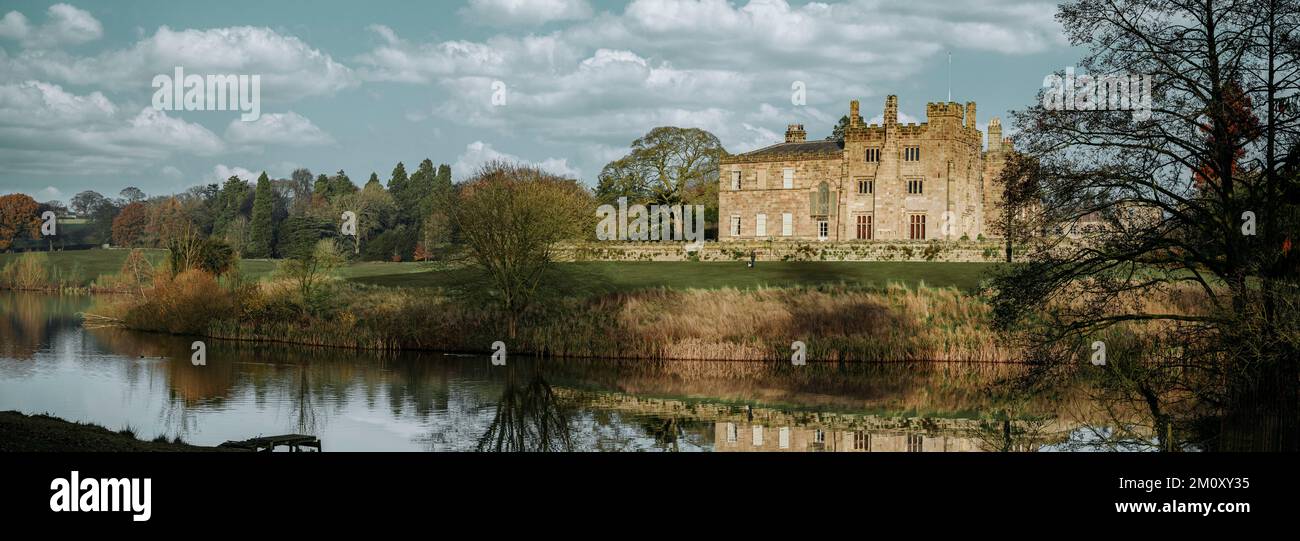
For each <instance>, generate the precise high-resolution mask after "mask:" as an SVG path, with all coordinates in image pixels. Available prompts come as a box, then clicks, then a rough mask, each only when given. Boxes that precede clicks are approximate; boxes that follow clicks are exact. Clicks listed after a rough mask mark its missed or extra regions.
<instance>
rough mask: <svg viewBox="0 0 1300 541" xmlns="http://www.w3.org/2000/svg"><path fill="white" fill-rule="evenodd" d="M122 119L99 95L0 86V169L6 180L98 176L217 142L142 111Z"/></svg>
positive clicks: (216, 149)
mask: <svg viewBox="0 0 1300 541" xmlns="http://www.w3.org/2000/svg"><path fill="white" fill-rule="evenodd" d="M128 114H129V113H127V112H126V111H123V110H122V109H120V108H119V107H117V106H116V105H114V104H113V103H112V102H111V101H110V100H108V98H106V97H104V96H103V95H102V94H100V93H99V92H93V93H91V94H88V95H77V94H73V93H70V92H67V91H65V90H64V89H63V88H62V87H61V86H59V85H54V84H49V83H44V82H39V81H26V82H23V83H4V84H0V162H4V163H5V165H6V169H7V170H8V172H11V173H20V174H37V175H42V174H106V173H121V172H123V171H131V170H136V169H137V168H138V167H141V166H142V165H145V164H149V163H154V162H157V161H160V160H162V159H165V158H167V157H169V156H172V155H175V154H180V155H197V156H207V155H213V154H218V153H221V152H223V151H225V143H224V142H223V141H222V140H221V138H220V137H217V136H216V135H215V134H213V133H212V132H211V131H209V130H208V129H207V128H204V127H203V126H201V125H198V124H193V123H190V122H186V121H184V120H182V119H180V118H177V117H171V116H168V115H167V113H165V112H162V111H157V110H154V109H153V108H150V107H145V108H143V109H140V110H139V112H138V113H135V114H134V115H130V116H127V115H128Z"/></svg>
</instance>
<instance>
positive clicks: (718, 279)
mask: <svg viewBox="0 0 1300 541" xmlns="http://www.w3.org/2000/svg"><path fill="white" fill-rule="evenodd" d="M130 252H131V251H130V250H115V249H114V250H102V249H95V250H76V251H73V250H69V251H63V252H49V253H44V254H43V255H42V254H41V253H34V254H31V255H33V256H37V257H43V258H45V259H43V260H42V261H43V263H42V265H41V266H42V268H43V269H44V272H43V273H42V275H41V276H42V278H41V279H42V280H43V282H44V283H50V284H58V283H64V284H65V285H67V286H74V287H82V288H94V287H96V285H103V284H105V283H106V282H108V281H110V279H111V277H113V276H115V275H116V274H117V273H118V272H119V271H121V269H122V264H123V262H124V261H126V258H127V255H128V254H130ZM143 254H144V255H145V257H146V258H147V259H148V260H149V261H150V262H152V263H154V264H155V265H159V264H161V263H162V262H163V260H164V259H165V258H166V254H167V251H166V250H160V249H146V250H143ZM23 255H24V254H16V253H10V254H0V269H2V268H4V267H6V266H11V265H14V264H15V263H16V262H17V261H18V260H19V259H20V258H21V257H22V256H23ZM276 263H277V261H276V260H269V259H245V260H242V261H240V271H241V273H242V274H243V276H244V277H245V278H247V279H252V280H266V279H268V278H270V277H271V274H272V272H273V271H274V269H275V266H276ZM990 268H992V265H991V264H988V263H939V262H935V263H929V262H889V261H881V262H831V261H802V262H800V261H760V262H759V263H758V264H757V265H756V266H755V267H754V268H747V267H746V266H745V263H744V262H739V261H720V262H690V261H659V262H651V261H629V262H621V261H620V262H604V261H593V262H571V263H557V264H556V265H555V266H554V270H553V271H552V272H551V274H550V276H548V282H549V283H552V284H554V285H555V287H556V289H557V291H559V292H561V293H563V294H566V295H598V294H608V293H617V292H627V291H635V290H639V289H654V288H671V289H721V288H737V289H755V288H772V287H791V286H811V285H822V284H846V285H852V286H875V287H885V286H887V285H889V284H903V285H907V286H909V287H917V286H919V285H921V284H925V285H927V286H933V287H955V288H958V289H960V290H962V291H972V290H974V289H975V288H976V287H978V285H979V281H980V278H981V277H982V276H983V275H984V273H985V272H986V271H987V270H988V269H990ZM337 274H338V276H339V277H340V278H343V279H344V280H348V281H353V282H357V283H361V284H368V285H378V286H386V287H418V288H458V287H461V286H462V285H464V284H466V283H468V282H472V281H473V280H474V274H473V273H472V272H471V271H469V270H467V269H455V268H446V267H444V266H439V265H435V264H432V263H414V262H404V263H390V262H380V261H362V262H355V263H351V264H348V265H347V266H345V267H343V268H341V269H339V270H338V271H337ZM0 287H10V288H12V287H13V285H12V284H11V283H7V282H6V283H0ZM42 289H58V287H47V288H42Z"/></svg>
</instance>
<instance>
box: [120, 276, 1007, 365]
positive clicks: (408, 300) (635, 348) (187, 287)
mask: <svg viewBox="0 0 1300 541" xmlns="http://www.w3.org/2000/svg"><path fill="white" fill-rule="evenodd" d="M182 276H184V275H182ZM324 287H326V288H328V291H327V294H326V295H324V298H327V299H328V302H327V303H324V304H322V303H321V302H320V300H319V298H317V299H312V300H311V301H310V302H309V301H304V300H303V299H302V297H301V293H300V292H299V291H298V290H297V288H295V287H294V286H293V284H292V283H291V282H288V281H284V280H272V281H264V282H261V283H258V284H246V285H245V286H242V287H240V288H237V289H236V290H231V289H223V288H221V287H219V286H217V285H216V283H215V282H208V281H204V280H199V279H197V278H188V279H182V277H181V276H178V277H177V278H176V279H175V280H172V281H170V282H164V283H163V285H156V286H155V288H154V290H153V291H152V292H151V293H150V294H148V295H144V296H141V297H132V298H129V299H116V300H115V301H114V302H115V303H117V304H118V305H119V306H118V307H117V308H116V309H115V310H105V311H104V313H116V314H119V316H118V317H119V318H120V319H123V320H124V321H125V322H126V325H127V326H129V327H133V328H141V329H148V330H163V331H167V332H184V333H193V334H203V335H207V336H211V337H217V338H227V339H235V340H251V341H267V342H285V343H295V344H305V345H315V346H332V347H345V348H358V349H380V350H438V351H459V352H482V351H487V350H488V349H489V347H490V345H491V344H492V343H493V342H495V341H497V340H501V341H506V342H507V349H508V351H509V352H510V353H512V354H515V353H521V354H522V353H527V354H535V355H542V356H556V357H603V358H640V359H701V360H789V359H790V355H791V353H792V352H791V344H792V343H793V342H795V341H802V342H804V343H805V344H806V346H807V358H808V360H809V361H813V362H816V361H908V360H943V361H999V360H1005V359H1009V358H1011V357H1012V356H1013V355H1012V352H1011V351H1009V350H1008V349H1006V348H1005V347H1003V346H1001V345H999V344H998V343H997V341H996V340H995V338H994V336H993V335H992V333H991V331H990V330H989V329H988V327H987V323H986V322H987V321H988V319H989V317H988V314H989V308H988V306H987V305H986V304H985V303H984V302H982V301H981V300H980V299H979V298H977V297H973V296H968V295H965V294H962V293H961V292H959V291H957V290H955V289H946V288H945V289H936V288H928V287H925V286H923V285H922V286H920V287H915V288H909V287H905V286H901V285H895V286H890V287H888V288H886V289H884V290H879V289H866V288H859V287H853V286H843V285H841V286H818V287H801V288H787V289H754V290H741V289H720V290H669V289H657V290H642V291H635V292H624V293H613V294H607V295H601V296H591V297H579V298H559V299H555V300H553V301H551V302H548V303H545V304H542V305H540V306H538V307H537V308H535V309H534V310H531V311H529V312H528V313H526V314H523V317H521V319H520V321H521V326H520V328H519V332H518V334H517V337H516V338H515V339H514V340H507V338H506V337H507V329H506V326H505V321H506V318H505V317H504V314H502V313H500V311H499V310H498V309H496V308H495V307H494V306H492V305H484V304H483V303H482V302H481V301H479V302H476V301H473V300H467V299H464V298H460V297H452V296H448V295H445V294H442V293H440V292H439V291H438V290H432V289H419V290H412V289H394V288H380V287H373V286H364V285H358V284H348V283H344V282H337V281H336V282H331V283H329V284H327V285H326V286H324ZM122 304H126V305H128V306H126V307H125V308H123V307H122V306H121V305H122ZM196 312H197V313H196ZM123 314H124V315H123Z"/></svg>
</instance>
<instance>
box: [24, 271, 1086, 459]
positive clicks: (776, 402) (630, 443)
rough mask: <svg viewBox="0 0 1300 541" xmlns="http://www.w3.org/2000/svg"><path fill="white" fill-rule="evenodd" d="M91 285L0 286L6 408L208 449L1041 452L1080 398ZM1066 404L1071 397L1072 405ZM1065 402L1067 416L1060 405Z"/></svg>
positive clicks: (856, 368) (969, 370)
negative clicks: (477, 350)
mask: <svg viewBox="0 0 1300 541" xmlns="http://www.w3.org/2000/svg"><path fill="white" fill-rule="evenodd" d="M89 303H90V300H89V299H87V298H84V297H60V296H50V295H34V294H15V293H8V294H0V308H2V309H3V317H0V340H2V342H0V343H2V344H3V345H2V346H0V409H15V410H19V411H23V412H27V413H44V412H48V413H50V414H53V415H56V416H59V417H63V418H66V419H70V420H76V421H86V422H94V423H98V424H101V425H104V426H106V427H109V428H112V429H118V428H123V427H126V426H130V427H131V428H133V429H134V430H135V431H136V433H137V434H140V435H141V436H142V437H146V438H153V437H155V436H159V435H161V436H166V437H167V438H168V439H172V438H175V437H181V438H183V439H184V440H185V441H187V442H190V443H195V444H200V445H216V444H218V443H221V442H223V441H226V440H244V439H248V438H253V437H258V436H270V435H278V434H288V433H300V434H309V435H315V436H318V437H320V438H321V440H322V441H323V442H324V446H325V448H326V449H328V450H428V451H474V450H478V451H507V452H518V451H566V450H580V451H708V450H717V451H844V452H879V451H900V452H908V451H911V452H931V451H998V452H1010V451H1036V450H1053V449H1064V448H1067V444H1071V443H1072V442H1073V441H1074V440H1076V439H1079V438H1077V437H1076V435H1077V434H1079V433H1080V431H1082V430H1085V429H1088V425H1087V423H1086V419H1087V418H1088V415H1089V414H1090V413H1089V412H1092V411H1096V407H1095V406H1093V405H1091V404H1090V403H1089V402H1088V401H1087V400H1086V399H1085V398H1083V397H1082V395H1079V396H1075V394H1072V393H1071V392H1068V391H1062V392H1057V393H1055V394H1054V395H1053V396H1051V397H1050V398H1040V397H1026V396H1019V397H1016V398H1015V399H1014V400H1012V399H1007V398H1005V397H998V395H997V394H996V393H991V392H990V388H992V387H993V386H995V384H997V383H998V382H999V381H1002V380H1005V379H1007V378H1009V377H1013V376H1014V375H1015V374H1016V373H1017V372H1018V371H1020V370H1021V369H1020V368H1019V367H1016V366H1006V365H960V364H885V365H866V364H847V365H836V364H810V365H807V366H802V367H795V366H792V365H789V364H783V363H754V362H743V363H726V362H723V363H718V362H662V361H610V360H555V359H548V360H544V361H534V360H529V359H517V358H511V359H510V360H509V364H508V366H506V367H494V366H492V365H491V363H490V362H489V360H488V359H487V358H485V357H461V356H446V355H441V354H432V353H421V354H401V355H391V354H390V355H384V354H372V353H358V352H354V351H348V350H339V349H321V348H296V347H283V346H265V345H251V344H246V343H239V342H228V341H209V343H208V348H207V364H206V365H205V366H194V365H192V364H191V363H190V362H189V358H190V349H189V344H190V342H191V341H192V339H190V338H185V337H175V336H167V335H157V334H146V333H135V332H127V331H121V330H114V329H85V328H83V327H82V326H81V325H80V324H79V320H78V318H77V317H76V314H77V312H79V311H83V310H86V308H87V307H88V306H89ZM1063 405H1068V406H1069V407H1068V408H1067V407H1063ZM1062 412H1070V413H1068V414H1063V413H1062Z"/></svg>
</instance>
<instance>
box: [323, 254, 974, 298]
mask: <svg viewBox="0 0 1300 541" xmlns="http://www.w3.org/2000/svg"><path fill="white" fill-rule="evenodd" d="M376 265H390V266H391V265H411V264H403V263H396V264H394V263H378V264H376ZM992 267H993V264H990V263H938V262H933V263H932V262H888V261H871V262H830V261H802V262H795V261H790V262H786V261H781V262H777V261H770V262H764V261H760V262H758V263H757V264H756V265H755V266H754V268H748V267H746V263H745V262H727V261H724V262H712V261H710V262H692V261H680V262H678V261H629V262H581V263H559V264H556V266H555V270H554V271H553V272H552V274H551V276H550V277H548V281H549V282H550V283H552V284H554V285H556V286H557V287H559V288H560V289H561V291H563V292H564V293H567V294H592V293H607V292H614V291H629V290H633V289H641V288H653V287H667V288H672V289H685V288H697V289H717V288H722V287H736V288H746V289H748V288H757V287H786V286H793V285H814V284H839V283H846V284H856V285H868V286H878V287H883V286H885V285H888V284H890V283H902V284H906V285H909V286H916V285H918V284H921V283H924V284H926V285H929V286H936V287H955V288H958V289H961V290H965V291H972V290H974V289H976V288H977V287H978V286H979V281H980V279H981V278H982V277H983V274H984V273H985V272H986V271H988V270H989V269H991V268H992ZM381 268H382V267H381ZM402 268H403V270H402V271H399V272H381V271H380V269H379V268H372V269H366V270H367V271H368V272H365V273H358V274H354V275H352V276H349V277H348V278H349V279H350V280H353V281H356V282H360V283H367V284H376V285H385V286H401V287H430V286H442V287H458V286H460V285H462V284H465V283H468V282H470V281H472V280H473V275H472V273H471V272H470V271H465V270H456V271H446V270H444V271H428V270H422V269H420V268H418V267H416V268H414V269H412V268H410V267H402Z"/></svg>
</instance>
